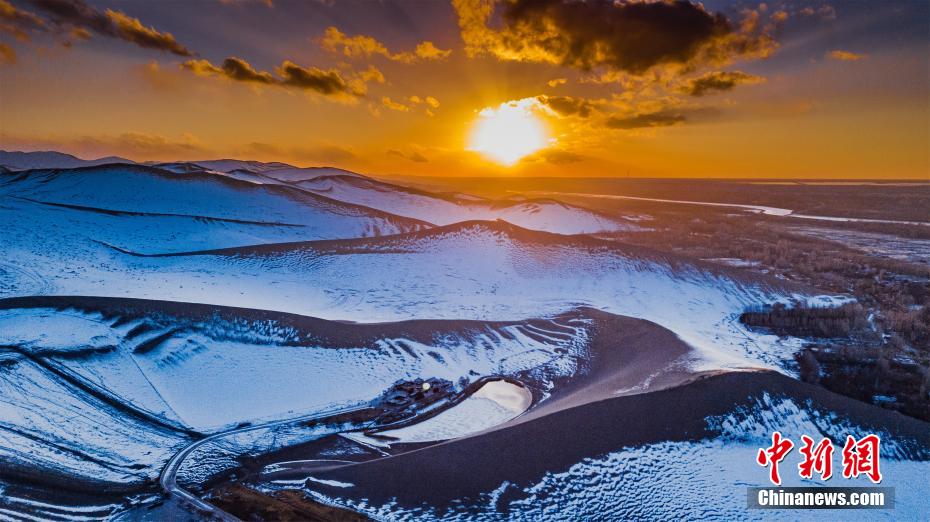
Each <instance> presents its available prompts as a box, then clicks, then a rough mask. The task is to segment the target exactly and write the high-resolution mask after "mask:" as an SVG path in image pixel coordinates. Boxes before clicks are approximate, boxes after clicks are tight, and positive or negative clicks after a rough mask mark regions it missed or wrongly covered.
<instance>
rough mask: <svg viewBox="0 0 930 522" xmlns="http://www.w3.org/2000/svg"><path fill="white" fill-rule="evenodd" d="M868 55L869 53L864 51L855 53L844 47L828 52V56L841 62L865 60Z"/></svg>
mask: <svg viewBox="0 0 930 522" xmlns="http://www.w3.org/2000/svg"><path fill="white" fill-rule="evenodd" d="M868 57H869V55H867V54H864V53H854V52H852V51H843V50H842V49H837V50H834V51H830V52H828V53H827V58H830V59H831V60H837V61H841V62H858V61H859V60H864V59H866V58H868Z"/></svg>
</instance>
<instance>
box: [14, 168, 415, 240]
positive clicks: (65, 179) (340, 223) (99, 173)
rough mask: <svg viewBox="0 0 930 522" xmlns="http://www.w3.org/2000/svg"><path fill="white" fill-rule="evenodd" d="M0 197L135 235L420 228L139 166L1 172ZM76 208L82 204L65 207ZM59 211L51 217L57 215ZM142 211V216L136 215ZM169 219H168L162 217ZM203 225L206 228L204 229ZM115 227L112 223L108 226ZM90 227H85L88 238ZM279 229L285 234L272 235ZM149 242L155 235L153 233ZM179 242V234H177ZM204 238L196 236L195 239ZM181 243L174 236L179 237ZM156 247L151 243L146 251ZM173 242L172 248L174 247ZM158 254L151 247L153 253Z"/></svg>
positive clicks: (34, 221)
mask: <svg viewBox="0 0 930 522" xmlns="http://www.w3.org/2000/svg"><path fill="white" fill-rule="evenodd" d="M0 197H2V202H3V204H4V206H8V205H16V202H17V201H19V202H21V201H22V200H23V199H26V200H27V201H29V202H33V203H45V204H46V205H44V206H46V207H49V206H50V205H48V204H53V205H56V206H52V207H50V208H57V209H68V210H69V211H70V212H68V215H69V216H71V215H77V214H78V213H80V212H83V213H84V214H85V215H84V216H81V217H78V218H76V219H82V220H84V221H88V220H91V219H93V217H95V216H94V215H96V216H107V217H115V216H119V217H131V218H148V219H124V220H122V221H120V223H122V226H118V225H117V220H110V221H108V222H107V221H104V222H102V223H101V225H100V228H111V231H110V234H109V235H110V236H117V237H119V236H133V235H136V236H138V235H140V234H142V233H143V232H145V231H144V230H141V231H140V230H137V227H139V226H143V227H144V226H149V227H152V228H157V227H158V226H160V225H161V224H162V223H165V225H164V226H166V227H168V228H169V229H173V230H174V234H177V235H181V236H184V235H194V236H196V235H198V234H199V235H200V236H211V235H212V233H213V232H215V231H216V229H217V228H219V226H220V225H223V226H225V227H227V228H232V227H233V225H249V226H243V227H241V228H243V229H245V230H248V231H251V230H254V229H257V228H259V227H265V228H268V227H271V228H298V229H299V230H296V231H290V236H291V237H294V236H296V235H297V234H298V233H299V234H300V237H301V238H303V239H334V238H352V237H365V236H375V235H382V234H396V233H399V232H406V231H410V230H417V229H420V228H422V227H423V225H424V224H423V223H420V222H417V221H414V220H410V219H405V218H399V217H397V216H393V215H390V214H386V213H383V212H379V211H375V210H372V209H368V208H365V207H359V206H357V205H352V204H347V203H342V202H339V201H334V200H331V199H328V198H325V197H321V196H317V195H315V194H310V193H307V192H305V191H301V190H298V189H294V188H289V187H283V186H279V185H271V186H268V185H255V184H253V183H247V182H244V181H239V180H234V179H229V178H226V177H224V176H221V175H211V174H204V173H193V174H176V173H171V172H168V171H163V170H159V169H155V168H152V167H145V166H138V165H111V166H105V167H94V168H84V169H75V170H48V171H29V172H27V173H23V174H18V175H16V174H12V175H11V174H8V175H6V176H2V177H0ZM68 206H71V207H75V206H77V207H83V208H82V209H74V208H68ZM8 212H12V213H14V216H13V217H15V218H17V219H20V220H23V221H25V222H28V223H29V224H30V225H31V226H33V227H35V228H34V230H33V237H32V238H28V239H32V240H37V239H40V238H39V237H37V236H40V235H42V234H44V235H49V234H53V233H54V232H52V231H51V230H48V228H50V227H54V228H59V229H63V232H64V233H73V232H74V231H72V230H69V229H68V228H70V227H67V226H66V225H64V224H55V223H51V224H50V223H46V222H45V221H46V220H49V219H51V220H52V221H55V219H54V217H51V218H50V217H47V213H48V211H47V210H44V209H36V208H32V209H28V210H20V209H17V208H15V207H14V208H13V209H11V210H9V211H8ZM62 214H63V212H59V213H58V214H56V216H61V215H62ZM140 214H141V215H140ZM163 218H174V219H163ZM204 224H210V225H212V226H211V227H209V228H208V227H203V226H202V225H204ZM114 226H117V227H118V228H114ZM95 232H97V231H85V232H84V234H85V235H86V236H89V237H92V238H95V239H98V240H103V239H100V238H96V237H95ZM279 233H281V234H284V233H285V232H279ZM155 239H159V238H158V237H157V236H156V238H155ZM180 239H181V241H183V238H180ZM201 241H203V240H201ZM179 243H180V241H179ZM158 246H159V245H158V243H155V244H153V245H151V246H150V247H149V248H148V249H147V251H153V249H154V248H157V247H158ZM177 246H180V244H178V245H175V248H177ZM154 251H155V252H157V250H154Z"/></svg>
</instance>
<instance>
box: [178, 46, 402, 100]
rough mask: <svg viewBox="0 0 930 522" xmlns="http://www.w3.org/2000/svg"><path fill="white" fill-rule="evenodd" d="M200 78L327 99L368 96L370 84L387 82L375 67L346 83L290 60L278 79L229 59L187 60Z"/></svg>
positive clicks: (336, 75) (338, 75)
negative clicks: (287, 89)
mask: <svg viewBox="0 0 930 522" xmlns="http://www.w3.org/2000/svg"><path fill="white" fill-rule="evenodd" d="M181 68H183V69H187V70H189V71H191V72H193V73H194V74H195V75H198V76H221V77H224V78H227V79H230V80H233V81H237V82H246V83H257V84H260V85H269V86H278V87H293V88H296V89H301V90H305V91H312V92H315V93H317V94H321V95H324V96H336V97H340V96H342V97H345V96H350V97H359V96H364V95H365V93H366V92H367V83H368V82H371V81H375V82H384V75H382V74H381V71H378V70H377V69H375V68H373V67H369V69H368V70H366V71H363V72H361V73H359V74H357V75H356V76H355V77H354V78H351V79H346V78H345V77H344V76H343V75H342V73H340V72H339V71H337V70H335V69H331V70H328V71H324V70H322V69H319V68H317V67H301V66H300V65H297V64H295V63H294V62H292V61H290V60H284V61H283V62H282V63H281V65H280V66H279V67H278V68H277V69H276V72H277V74H278V76H277V77H275V76H274V75H272V74H271V73H269V72H266V71H259V70H256V69H255V68H254V67H252V65H251V64H249V62H247V61H245V60H243V59H242V58H238V57H236V56H230V57H229V58H226V59H225V60H223V63H222V64H221V65H220V66H216V65H214V64H212V63H211V62H210V61H209V60H202V59H201V60H188V61H186V62H184V63H182V64H181Z"/></svg>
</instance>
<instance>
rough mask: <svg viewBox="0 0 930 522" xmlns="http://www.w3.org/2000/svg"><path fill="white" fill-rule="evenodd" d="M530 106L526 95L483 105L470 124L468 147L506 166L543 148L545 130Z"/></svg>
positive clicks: (546, 140) (531, 105)
mask: <svg viewBox="0 0 930 522" xmlns="http://www.w3.org/2000/svg"><path fill="white" fill-rule="evenodd" d="M533 107H534V105H533V102H532V100H529V99H527V100H519V101H512V102H506V103H502V104H501V105H500V107H498V108H496V109H495V108H492V107H487V108H485V109H483V110H482V111H481V112H479V113H478V120H477V121H476V122H475V124H474V127H473V128H472V131H471V135H470V137H469V140H468V150H472V151H475V152H479V153H481V154H482V155H483V156H485V157H486V158H488V159H491V160H493V161H496V162H497V163H500V164H502V165H507V166H510V165H513V164H514V163H516V162H517V161H519V160H520V159H521V158H523V157H525V156H528V155H530V154H532V153H534V152H536V151H538V150H540V149H542V148H544V147H545V146H546V144H547V143H548V136H547V134H548V133H547V131H546V128H545V126H544V125H543V122H542V120H540V118H539V116H537V115H536V114H535V113H534V112H533Z"/></svg>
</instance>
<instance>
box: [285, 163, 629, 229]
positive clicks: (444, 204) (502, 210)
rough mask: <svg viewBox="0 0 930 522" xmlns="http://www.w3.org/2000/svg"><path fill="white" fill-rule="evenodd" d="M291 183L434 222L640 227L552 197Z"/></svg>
mask: <svg viewBox="0 0 930 522" xmlns="http://www.w3.org/2000/svg"><path fill="white" fill-rule="evenodd" d="M272 175H273V174H272ZM294 185H295V186H298V187H300V188H302V189H304V190H308V191H311V192H314V193H317V194H322V195H324V196H328V197H331V198H334V199H338V200H340V201H346V202H350V203H356V204H359V205H364V206H367V207H371V208H376V209H378V210H383V211H385V212H390V213H392V214H397V215H401V216H407V217H411V218H416V219H421V220H423V221H428V222H430V223H433V224H436V225H448V224H451V223H458V222H460V221H470V220H476V219H480V220H496V219H502V220H504V221H507V222H508V223H513V224H515V225H518V226H521V227H524V228H529V229H533V230H544V231H547V232H555V233H559V234H589V233H596V232H612V231H618V230H626V231H630V230H636V229H638V228H639V227H637V226H636V225H634V224H633V223H632V222H630V221H626V220H616V219H612V218H609V217H606V216H603V215H601V214H598V213H596V212H592V211H590V210H587V209H583V208H580V207H577V206H574V205H568V204H565V203H562V202H560V201H556V200H553V199H533V200H523V199H514V200H498V201H495V200H486V199H482V198H464V197H461V196H458V195H454V194H452V195H441V194H432V193H429V192H424V191H421V190H413V189H408V188H405V187H401V186H397V185H391V184H388V183H383V182H380V181H376V180H373V179H369V178H362V177H351V176H327V177H319V178H315V179H311V180H307V181H300V182H297V183H294Z"/></svg>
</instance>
